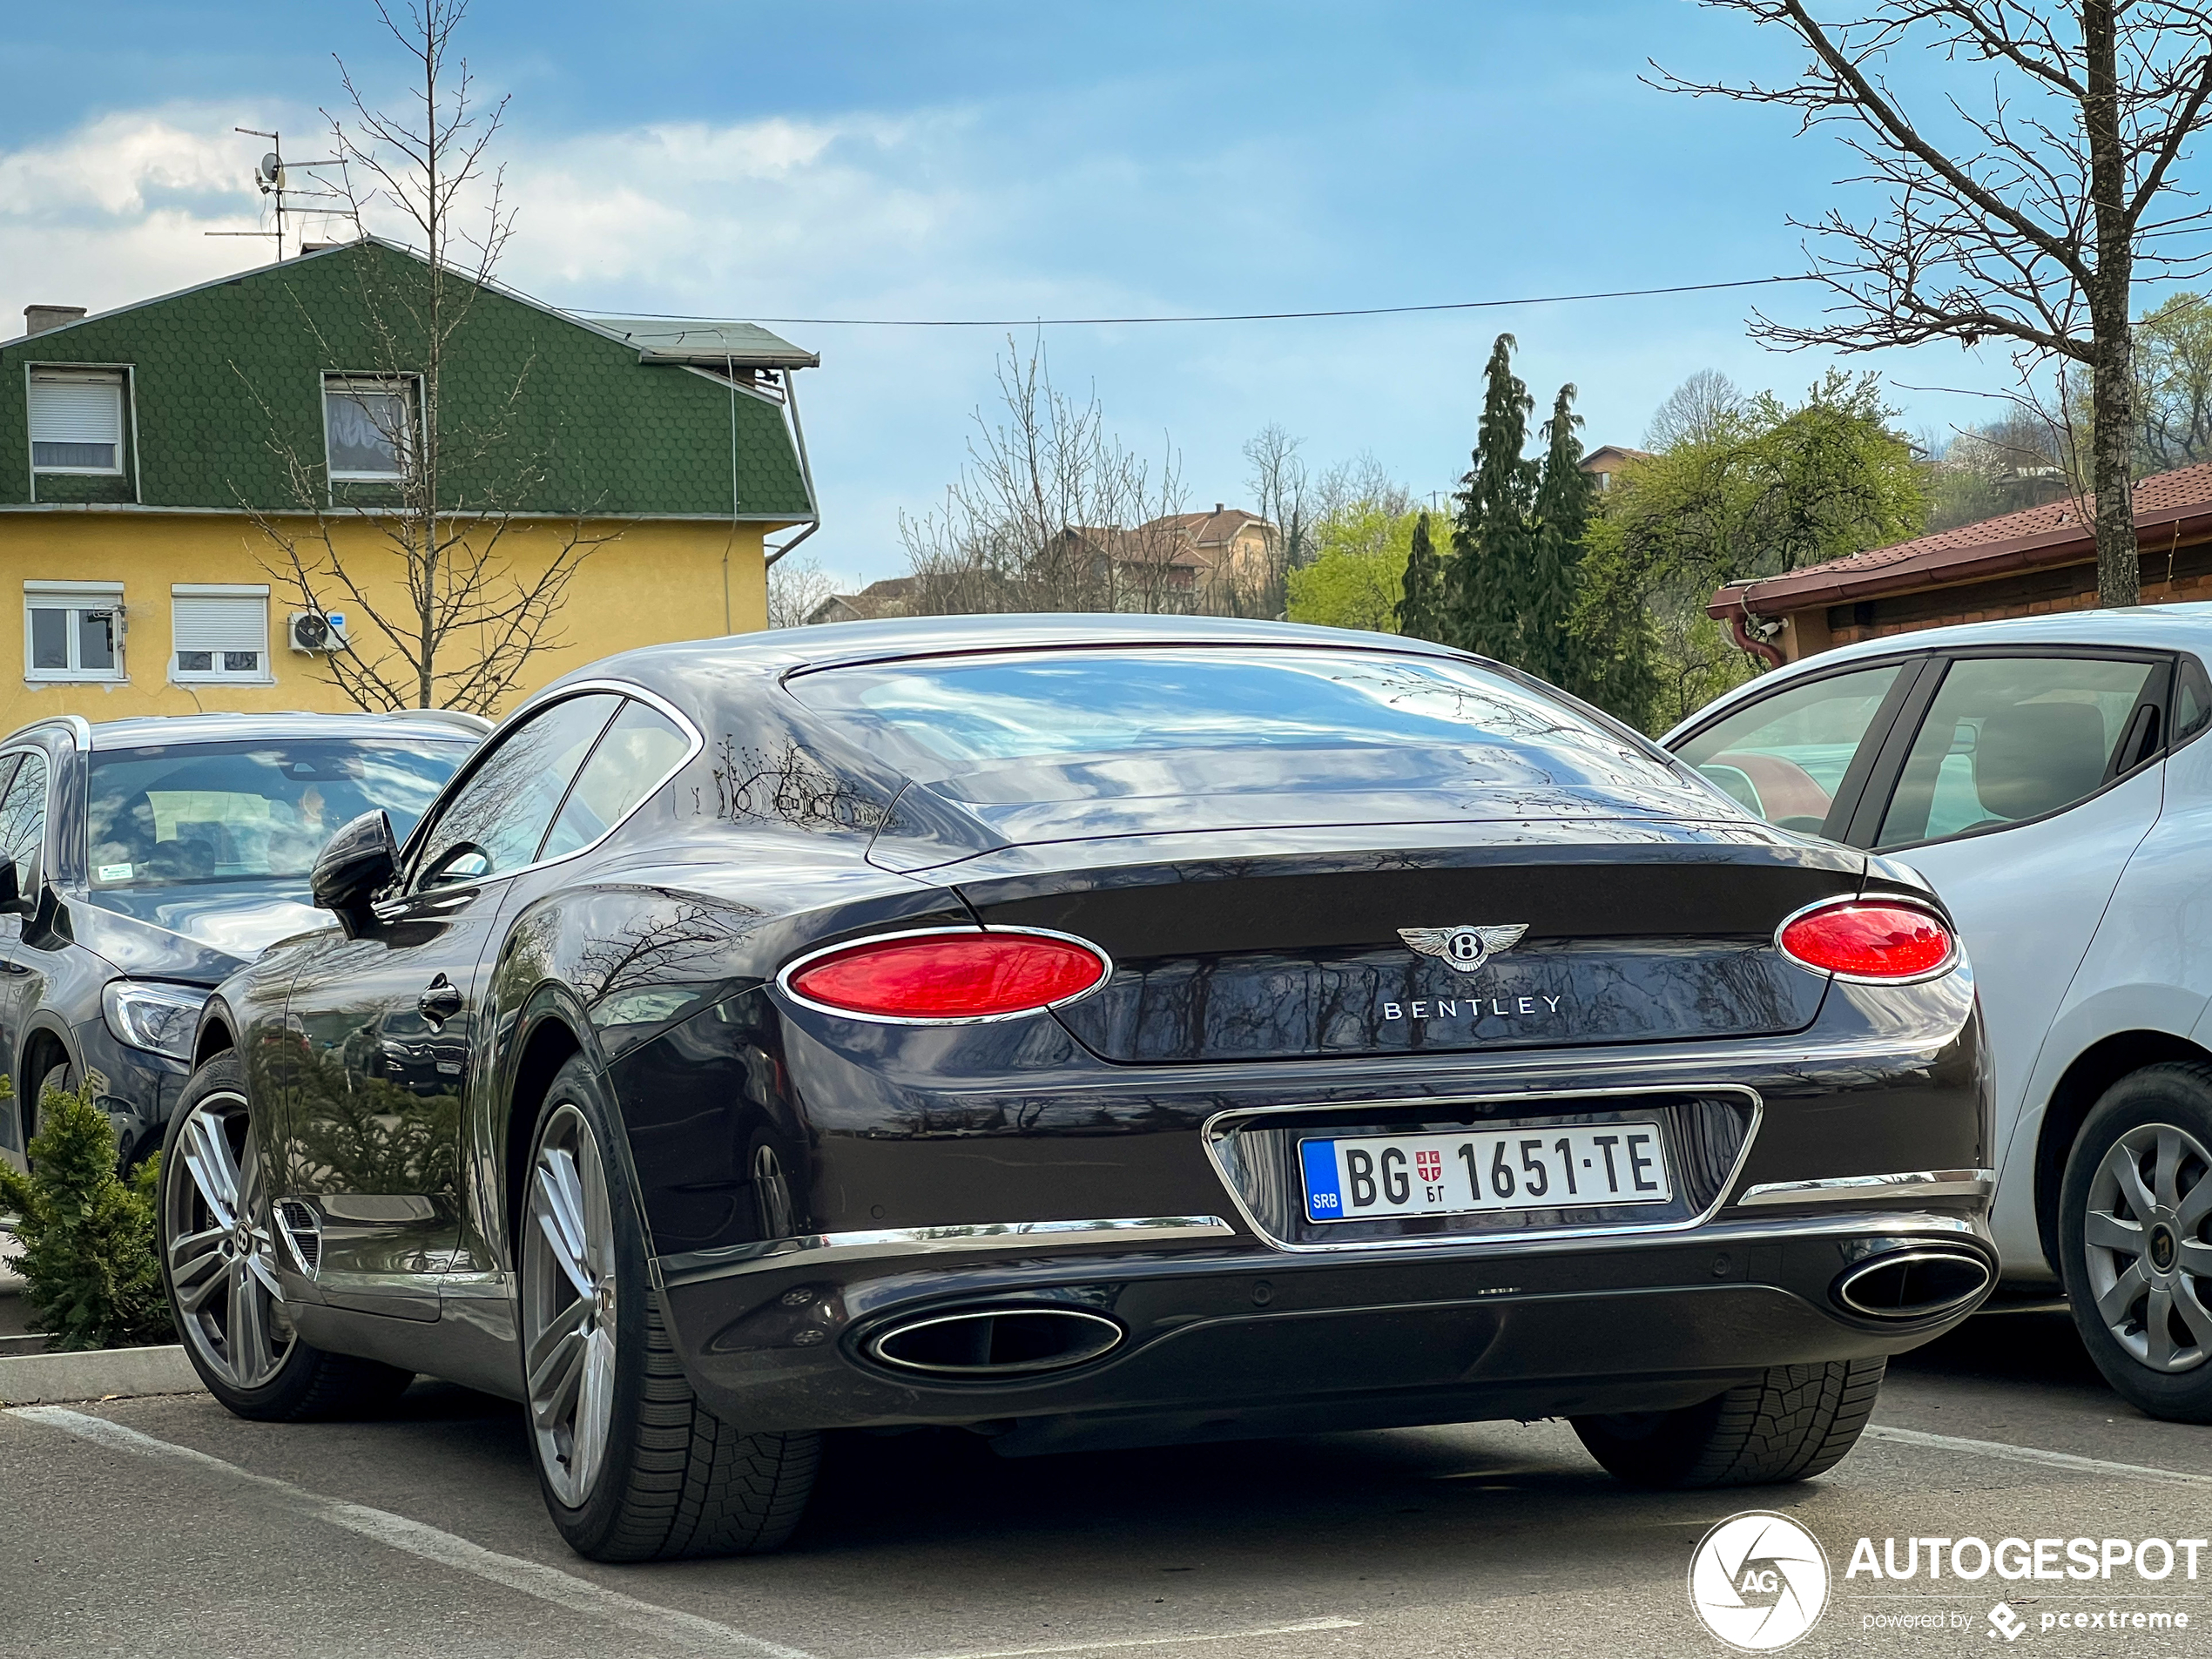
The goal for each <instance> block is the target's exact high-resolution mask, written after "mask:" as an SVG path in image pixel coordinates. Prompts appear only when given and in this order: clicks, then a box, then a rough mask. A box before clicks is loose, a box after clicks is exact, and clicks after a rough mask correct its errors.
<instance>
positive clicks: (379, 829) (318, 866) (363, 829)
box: [308, 808, 400, 939]
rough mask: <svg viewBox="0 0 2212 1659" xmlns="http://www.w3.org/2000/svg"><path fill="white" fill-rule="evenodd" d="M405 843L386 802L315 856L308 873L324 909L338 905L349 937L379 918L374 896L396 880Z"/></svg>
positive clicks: (315, 893)
mask: <svg viewBox="0 0 2212 1659" xmlns="http://www.w3.org/2000/svg"><path fill="white" fill-rule="evenodd" d="M399 861H400V849H399V844H398V843H397V842H396V841H395V840H393V839H392V820H391V819H390V818H389V817H388V816H387V815H386V813H384V812H383V811H382V809H381V808H379V809H378V810H377V811H375V812H373V813H362V814H361V816H360V817H359V818H357V819H354V821H353V822H352V823H350V824H347V826H345V827H344V828H342V829H341V830H340V831H339V832H338V833H337V834H335V835H334V836H332V837H331V838H330V840H328V842H327V843H326V844H325V845H324V846H323V849H322V851H321V852H320V853H318V854H316V856H315V867H314V874H313V875H311V876H310V877H309V878H308V882H309V886H310V887H311V888H312V890H313V893H314V901H315V906H316V907H317V908H318V909H321V910H329V911H334V912H336V913H337V916H338V920H339V921H340V922H341V923H342V924H343V925H344V927H345V929H346V937H347V938H348V939H358V938H360V937H361V934H364V933H366V932H367V931H368V929H369V928H370V927H372V926H373V925H374V922H375V913H374V911H372V910H371V909H370V908H369V901H370V900H373V899H374V898H375V896H376V895H377V894H378V893H380V892H381V891H382V890H383V888H385V887H388V885H390V882H391V880H392V876H393V873H394V872H395V871H396V870H397V869H398V868H399Z"/></svg>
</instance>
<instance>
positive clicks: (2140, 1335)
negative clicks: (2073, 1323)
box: [2082, 1123, 2212, 1372]
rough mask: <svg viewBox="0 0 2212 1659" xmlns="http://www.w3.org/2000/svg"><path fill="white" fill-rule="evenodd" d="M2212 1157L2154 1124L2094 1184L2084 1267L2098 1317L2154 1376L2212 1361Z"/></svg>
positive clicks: (2125, 1138) (2132, 1135)
mask: <svg viewBox="0 0 2212 1659" xmlns="http://www.w3.org/2000/svg"><path fill="white" fill-rule="evenodd" d="M2207 1217H2212V1154H2208V1153H2207V1152H2206V1151H2205V1150H2204V1147H2203V1145H2202V1143H2201V1142H2199V1141H2198V1140H2197V1138H2196V1137H2195V1136H2193V1135H2191V1134H2190V1133H2188V1130H2181V1129H2176V1128H2175V1127H2174V1126H2173V1125H2172V1124H2170V1123H2144V1124H2141V1125H2139V1126H2138V1127H2136V1128H2134V1129H2131V1130H2128V1132H2127V1133H2126V1134H2124V1135H2122V1136H2121V1137H2120V1138H2119V1139H2118V1140H2117V1141H2115V1142H2114V1143H2113V1144H2112V1147H2111V1149H2110V1150H2108V1151H2107V1152H2106V1154H2105V1156H2104V1158H2103V1161H2102V1162H2101V1163H2099V1164H2098V1165H2097V1172H2096V1174H2095V1176H2094V1177H2092V1179H2091V1181H2090V1183H2089V1197H2088V1204H2087V1211H2086V1213H2085V1214H2084V1216H2083V1217H2082V1244H2083V1247H2084V1248H2083V1251H2082V1254H2083V1258H2084V1259H2085V1261H2086V1262H2087V1266H2088V1277H2089V1285H2088V1289H2089V1292H2090V1295H2091V1297H2092V1298H2094V1301H2095V1304H2096V1309H2097V1316H2098V1318H2101V1319H2102V1320H2103V1321H2104V1323H2105V1328H2106V1329H2107V1330H2108V1331H2109V1332H2111V1333H2112V1337H2113V1340H2114V1341H2115V1342H2117V1343H2119V1344H2120V1345H2121V1347H2122V1348H2124V1349H2126V1350H2127V1352H2128V1353H2129V1354H2130V1355H2132V1356H2133V1357H2134V1359H2136V1360H2137V1361H2138V1362H2140V1363H2141V1364H2142V1365H2145V1366H2148V1367H2149V1368H2150V1369H2151V1370H2153V1371H2159V1372H2184V1371H2192V1370H2195V1368H2196V1367H2197V1366H2201V1365H2202V1364H2203V1363H2204V1362H2205V1360H2206V1359H2207V1358H2208V1357H2212V1243H2207V1242H2206V1240H2205V1238H2204V1237H2203V1234H2204V1225H2205V1221H2206V1218H2207Z"/></svg>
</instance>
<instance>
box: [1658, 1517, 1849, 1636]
mask: <svg viewBox="0 0 2212 1659" xmlns="http://www.w3.org/2000/svg"><path fill="white" fill-rule="evenodd" d="M1689 1605H1690V1608H1691V1610H1692V1611H1694V1612H1695V1613H1696V1615H1697V1617H1698V1620H1699V1622H1701V1623H1703V1625H1704V1627H1705V1628H1706V1629H1708V1630H1710V1631H1711V1632H1712V1633H1713V1634H1714V1635H1716V1636H1718V1637H1719V1638H1720V1639H1721V1640H1722V1641H1723V1642H1727V1643H1728V1645H1729V1646H1730V1647H1731V1648H1737V1649H1742V1650H1743V1652H1745V1653H1773V1652H1775V1651H1776V1650H1777V1649H1782V1648H1786V1647H1788V1646H1790V1644H1791V1643H1792V1642H1796V1641H1797V1640H1798V1639H1799V1638H1800V1637H1802V1636H1803V1635H1804V1634H1805V1633H1806V1632H1807V1631H1809V1630H1811V1629H1812V1627H1813V1626H1814V1625H1815V1624H1817V1623H1818V1622H1819V1621H1820V1615H1821V1613H1822V1612H1823V1610H1824V1609H1825V1608H1826V1607H1827V1605H1828V1555H1827V1552H1826V1551H1824V1550H1823V1549H1822V1548H1820V1541H1819V1540H1818V1539H1817V1538H1815V1537H1814V1536H1813V1535H1812V1534H1811V1533H1809V1532H1807V1531H1806V1530H1805V1529H1804V1527H1800V1526H1799V1525H1798V1524H1797V1522H1796V1521H1792V1520H1791V1519H1790V1518H1789V1517H1788V1516H1787V1515H1777V1514H1772V1513H1770V1512H1769V1511H1767V1510H1764V1509H1752V1510H1748V1511H1746V1512H1745V1513H1744V1514H1740V1515H1730V1517H1729V1518H1728V1519H1727V1520H1726V1521H1722V1522H1721V1523H1720V1524H1719V1525H1718V1526H1716V1527H1714V1528H1713V1529H1712V1531H1710V1532H1709V1533H1707V1534H1705V1536H1704V1537H1703V1539H1701V1540H1699V1541H1698V1545H1697V1550H1696V1554H1693V1555H1692V1556H1691V1557H1690V1558H1689Z"/></svg>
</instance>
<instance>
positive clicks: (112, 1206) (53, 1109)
mask: <svg viewBox="0 0 2212 1659" xmlns="http://www.w3.org/2000/svg"><path fill="white" fill-rule="evenodd" d="M92 1089H93V1085H92V1082H91V1079H89V1078H88V1079H87V1080H86V1081H85V1082H84V1085H83V1086H82V1087H81V1088H78V1089H74V1090H66V1089H48V1090H47V1091H46V1096H45V1098H44V1100H43V1101H41V1102H40V1103H39V1111H38V1120H39V1123H40V1124H41V1128H40V1130H39V1131H38V1133H37V1135H36V1136H33V1137H32V1138H31V1143H30V1174H29V1175H27V1176H26V1175H19V1174H17V1172H16V1171H15V1170H13V1169H11V1168H10V1167H9V1166H8V1165H6V1164H4V1163H0V1205H4V1206H6V1207H7V1208H8V1209H10V1210H12V1211H15V1214H16V1237H17V1240H18V1241H19V1242H20V1243H21V1244H22V1245H23V1254H22V1256H21V1258H19V1259H18V1261H17V1270H18V1271H20V1272H21V1273H22V1274H23V1277H24V1298H25V1299H26V1300H27V1301H28V1302H29V1303H30V1309H31V1321H30V1322H31V1324H32V1325H33V1326H34V1327H35V1328H37V1329H38V1330H41V1331H44V1332H47V1333H48V1334H49V1336H50V1338H51V1342H50V1345H51V1346H52V1347H55V1348H58V1349H71V1348H127V1347H132V1346H136V1345H140V1344H143V1343H151V1342H172V1341H174V1340H175V1339H176V1337H175V1327H174V1326H173V1325H171V1323H170V1320H169V1299H168V1297H167V1295H166V1293H165V1291H163V1289H162V1285H161V1265H160V1259H159V1257H158V1254H157V1251H158V1249H159V1246H158V1244H157V1242H156V1236H155V1229H154V1205H155V1198H154V1195H155V1193H156V1192H157V1191H158V1190H159V1189H158V1182H159V1181H160V1178H161V1177H160V1165H161V1159H160V1158H159V1157H158V1156H157V1157H151V1158H148V1159H147V1160H146V1161H145V1163H142V1164H140V1165H139V1166H138V1169H137V1170H134V1171H133V1172H132V1175H131V1177H130V1179H129V1180H128V1181H127V1182H126V1181H123V1180H119V1179H118V1178H117V1177H116V1173H115V1165H116V1145H115V1127H114V1125H113V1124H111V1123H109V1121H108V1117H107V1114H106V1113H105V1112H103V1111H102V1110H100V1109H99V1108H98V1106H96V1105H94V1104H93V1103H92ZM11 1092H12V1091H10V1090H9V1089H7V1088H6V1079H5V1078H0V1100H4V1099H6V1098H7V1097H8V1095H9V1094H10V1093H11Z"/></svg>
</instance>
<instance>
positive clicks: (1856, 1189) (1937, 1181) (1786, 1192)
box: [1736, 1170, 1997, 1204]
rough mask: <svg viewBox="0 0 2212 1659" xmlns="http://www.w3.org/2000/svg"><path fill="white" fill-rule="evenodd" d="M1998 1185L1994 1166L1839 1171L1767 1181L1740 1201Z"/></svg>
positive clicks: (1967, 1193) (1842, 1198) (1800, 1200)
mask: <svg viewBox="0 0 2212 1659" xmlns="http://www.w3.org/2000/svg"><path fill="white" fill-rule="evenodd" d="M1996 1189H1997V1171H1996V1170H1898V1171H1897V1172H1896V1173H1894V1174H1892V1175H1836V1176H1828V1177H1824V1178H1823V1179H1821V1180H1817V1181H1763V1182H1761V1183H1760V1184H1758V1185H1757V1186H1756V1187H1746V1188H1744V1190H1743V1197H1740V1198H1738V1199H1737V1201H1736V1202H1737V1204H1849V1203H1853V1202H1855V1201H1857V1200H1858V1199H1861V1198H1888V1197H1898V1198H1939V1197H1959V1198H1979V1197H1986V1196H1987V1195H1988V1194H1989V1193H1991V1192H1993V1191H1995V1190H1996Z"/></svg>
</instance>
